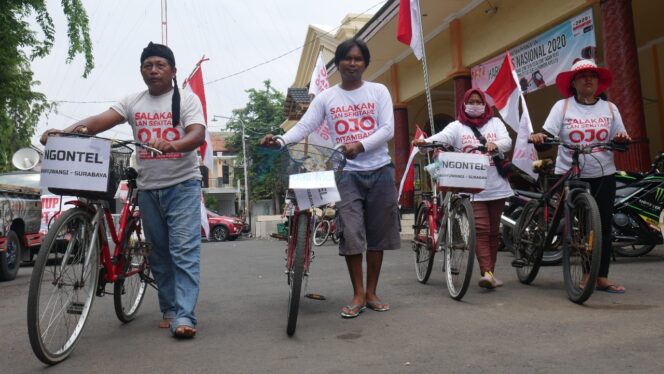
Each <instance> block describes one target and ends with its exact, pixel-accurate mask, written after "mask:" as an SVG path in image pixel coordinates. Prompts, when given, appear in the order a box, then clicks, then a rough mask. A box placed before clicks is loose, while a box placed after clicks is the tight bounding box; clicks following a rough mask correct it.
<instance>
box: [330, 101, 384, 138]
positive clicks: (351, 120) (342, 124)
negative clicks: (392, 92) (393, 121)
mask: <svg viewBox="0 0 664 374" xmlns="http://www.w3.org/2000/svg"><path fill="white" fill-rule="evenodd" d="M375 116H376V103H362V104H351V105H342V106H337V107H333V108H330V117H331V118H332V119H333V120H334V132H335V134H336V136H335V142H336V143H337V144H348V143H352V142H356V141H360V140H362V139H364V138H367V137H368V136H370V135H371V134H373V133H374V132H376V119H375Z"/></svg>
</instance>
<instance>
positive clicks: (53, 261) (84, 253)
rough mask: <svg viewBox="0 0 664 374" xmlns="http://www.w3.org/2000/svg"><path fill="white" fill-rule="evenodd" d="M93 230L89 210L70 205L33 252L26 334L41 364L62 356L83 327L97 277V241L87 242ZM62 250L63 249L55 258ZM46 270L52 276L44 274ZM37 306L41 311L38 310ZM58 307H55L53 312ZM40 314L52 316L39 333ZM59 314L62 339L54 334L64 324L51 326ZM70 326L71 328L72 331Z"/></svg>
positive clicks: (74, 345)
mask: <svg viewBox="0 0 664 374" xmlns="http://www.w3.org/2000/svg"><path fill="white" fill-rule="evenodd" d="M94 234H95V233H94V232H93V227H92V217H91V215H90V213H89V212H88V210H86V209H84V208H73V209H69V210H67V211H65V212H64V213H63V214H62V215H61V216H60V217H59V218H58V219H57V220H56V221H55V223H54V224H53V226H52V227H51V228H50V230H49V232H48V234H47V235H46V238H45V239H44V241H43V243H42V246H41V249H40V250H39V254H38V255H37V260H36V261H35V265H34V268H33V270H32V276H31V278H30V289H29V291H28V313H27V314H28V336H29V338H30V346H31V347H32V351H33V352H34V353H35V355H36V356H37V358H38V359H39V360H40V361H42V362H43V363H46V364H49V365H53V364H57V363H59V362H61V361H63V360H65V359H66V358H67V357H68V356H69V355H70V354H71V352H72V351H73V350H74V348H75V347H76V344H77V343H78V341H79V339H80V337H81V335H82V334H83V331H84V329H85V326H86V322H87V320H88V316H89V314H90V310H91V309H92V304H93V302H94V299H95V293H96V290H97V282H98V279H99V264H100V262H99V240H98V239H97V240H95V241H94V242H92V238H93V237H94ZM61 249H64V253H62V257H59V256H60V252H61ZM51 257H55V258H51ZM77 270H78V272H77ZM49 271H52V274H47V273H48V272H49ZM67 281H71V283H72V284H68V282H67ZM51 288H52V289H53V290H52V291H50V292H49V290H50V289H51ZM70 288H71V289H72V290H71V295H66V296H67V297H66V298H63V297H62V296H60V295H56V296H55V298H56V299H58V300H54V295H55V293H61V292H62V293H66V292H67V290H69V289H70ZM49 294H50V295H49ZM42 299H44V300H42ZM42 301H44V302H42ZM46 301H48V302H47V303H46ZM58 301H59V303H58ZM63 303H66V305H65V306H62V304H63ZM44 304H45V306H44ZM51 304H53V305H51ZM56 304H57V305H56ZM42 307H44V309H45V310H44V313H40V312H41V308H42ZM50 308H52V309H50ZM57 308H60V310H59V311H58V312H57V313H56V312H55V311H56V309H57ZM45 317H47V318H51V320H49V321H48V323H44V325H45V327H46V328H45V330H44V331H42V327H44V326H42V323H43V322H44V321H43V318H45ZM60 317H62V319H63V320H64V323H63V324H62V325H64V331H62V333H63V334H64V336H63V337H62V338H58V337H57V336H56V334H57V333H58V332H59V330H61V328H62V327H63V326H58V325H55V321H56V319H59V318H60ZM54 325H55V328H54V330H51V331H49V330H50V329H51V328H52V327H53V326H54ZM70 326H74V328H73V329H71V331H70Z"/></svg>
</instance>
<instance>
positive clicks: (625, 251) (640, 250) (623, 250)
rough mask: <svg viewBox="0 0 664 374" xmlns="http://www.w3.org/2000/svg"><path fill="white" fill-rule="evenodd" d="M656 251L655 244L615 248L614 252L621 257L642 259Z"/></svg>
mask: <svg viewBox="0 0 664 374" xmlns="http://www.w3.org/2000/svg"><path fill="white" fill-rule="evenodd" d="M653 249H655V245H654V244H633V245H626V246H613V251H614V252H615V253H616V254H617V255H618V256H621V257H641V256H644V255H646V254H647V253H649V252H650V251H652V250H653Z"/></svg>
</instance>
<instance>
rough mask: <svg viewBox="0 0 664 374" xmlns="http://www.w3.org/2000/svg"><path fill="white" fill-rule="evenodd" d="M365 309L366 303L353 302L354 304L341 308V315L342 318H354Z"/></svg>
mask: <svg viewBox="0 0 664 374" xmlns="http://www.w3.org/2000/svg"><path fill="white" fill-rule="evenodd" d="M365 309H367V307H366V305H362V304H355V305H346V306H345V307H343V308H341V317H343V318H355V317H357V316H359V315H360V313H362V312H364V310H365Z"/></svg>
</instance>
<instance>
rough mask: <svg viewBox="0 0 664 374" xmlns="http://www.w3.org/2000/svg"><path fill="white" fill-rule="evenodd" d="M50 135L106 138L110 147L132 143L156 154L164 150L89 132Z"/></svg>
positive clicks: (160, 153)
mask: <svg viewBox="0 0 664 374" xmlns="http://www.w3.org/2000/svg"><path fill="white" fill-rule="evenodd" d="M51 136H72V137H75V136H78V137H84V138H97V139H103V140H108V141H110V142H111V148H118V147H122V146H126V145H128V144H133V145H135V146H137V147H141V148H143V149H145V150H147V151H150V152H154V153H156V154H159V155H162V154H164V152H162V151H160V150H158V149H157V148H153V147H150V146H149V145H148V144H147V143H143V142H137V141H134V140H117V139H109V138H104V137H101V136H97V135H91V134H83V133H77V132H58V133H53V134H49V137H51Z"/></svg>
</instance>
